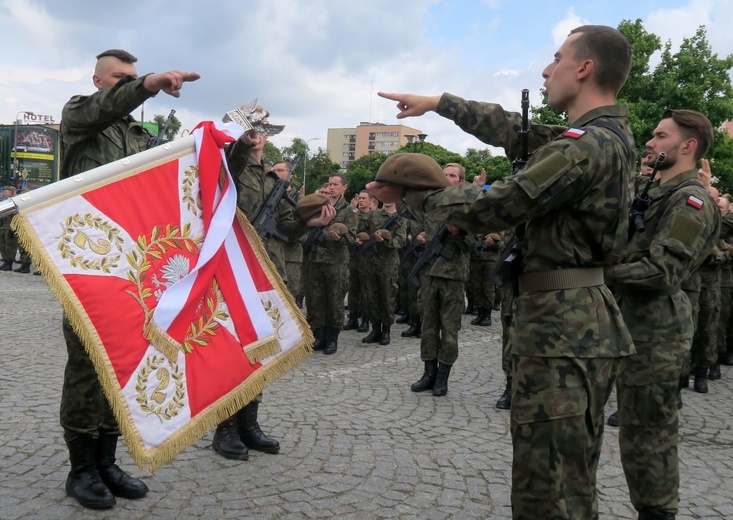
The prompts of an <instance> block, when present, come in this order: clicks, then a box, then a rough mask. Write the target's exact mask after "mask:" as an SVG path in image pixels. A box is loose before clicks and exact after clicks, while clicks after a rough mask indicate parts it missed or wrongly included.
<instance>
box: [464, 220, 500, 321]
mask: <svg viewBox="0 0 733 520" xmlns="http://www.w3.org/2000/svg"><path fill="white" fill-rule="evenodd" d="M502 247H503V246H502V241H501V236H500V235H499V234H498V233H487V234H484V233H478V234H477V235H474V247H473V250H471V257H470V258H471V260H470V261H471V264H470V268H469V273H470V274H469V276H468V283H467V284H466V287H468V290H469V291H470V293H471V297H469V300H468V301H469V302H471V303H473V305H474V306H475V307H476V309H477V311H478V314H477V315H476V318H475V319H473V320H471V325H478V326H480V327H488V326H489V325H491V311H492V310H493V309H494V295H495V294H496V286H495V284H494V282H493V281H492V279H491V274H492V273H493V272H494V269H496V262H497V260H499V257H500V255H501V250H502Z"/></svg>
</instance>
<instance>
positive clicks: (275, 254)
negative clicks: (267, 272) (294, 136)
mask: <svg viewBox="0 0 733 520" xmlns="http://www.w3.org/2000/svg"><path fill="white" fill-rule="evenodd" d="M251 150H252V147H251V146H248V145H246V144H245V143H243V142H242V141H240V140H236V141H234V142H233V143H231V144H229V146H228V147H227V150H226V158H227V165H228V166H229V172H230V173H231V174H232V177H233V178H234V184H235V186H236V188H237V207H238V208H239V209H240V210H241V211H242V213H244V216H245V217H247V219H248V220H249V221H250V222H251V221H253V220H254V219H255V217H257V213H258V212H259V211H260V209H261V208H262V206H264V205H265V202H266V201H267V197H268V196H269V195H270V192H271V191H272V189H273V188H274V187H275V183H277V181H278V176H277V174H276V173H275V172H274V171H272V165H270V164H263V163H260V162H258V161H257V160H255V159H254V158H253V157H252V155H251V153H250V152H251ZM275 220H276V221H277V223H278V225H279V226H280V227H281V228H282V229H283V230H284V231H286V232H287V233H288V235H289V241H293V242H297V240H298V239H299V238H300V237H301V236H302V235H303V234H304V233H305V232H306V231H308V227H307V226H306V225H305V224H303V223H302V222H300V221H299V220H298V219H297V218H296V217H295V211H294V210H293V207H292V206H291V205H290V204H289V203H288V202H287V201H286V200H285V199H282V200H280V203H279V204H278V205H277V212H276V214H275ZM265 249H267V254H268V255H269V256H270V259H271V260H272V261H273V263H274V264H275V267H277V270H278V272H279V273H280V276H282V277H283V278H285V241H283V240H280V239H279V238H277V237H272V238H270V240H268V241H267V242H266V243H265Z"/></svg>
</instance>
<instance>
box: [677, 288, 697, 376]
mask: <svg viewBox="0 0 733 520" xmlns="http://www.w3.org/2000/svg"><path fill="white" fill-rule="evenodd" d="M685 294H686V295H687V299H688V300H690V308H691V309H692V328H693V330H697V317H698V314H700V293H699V292H698V291H685ZM689 374H690V349H687V350H686V352H685V356H684V358H683V360H682V366H681V370H680V376H682V377H684V376H688V377H689Z"/></svg>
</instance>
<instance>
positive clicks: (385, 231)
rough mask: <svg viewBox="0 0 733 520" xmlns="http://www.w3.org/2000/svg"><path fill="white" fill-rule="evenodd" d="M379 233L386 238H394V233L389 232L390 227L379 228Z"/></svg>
mask: <svg viewBox="0 0 733 520" xmlns="http://www.w3.org/2000/svg"><path fill="white" fill-rule="evenodd" d="M377 234H378V235H379V236H380V237H382V238H383V239H385V240H392V233H390V232H389V229H378V230H377Z"/></svg>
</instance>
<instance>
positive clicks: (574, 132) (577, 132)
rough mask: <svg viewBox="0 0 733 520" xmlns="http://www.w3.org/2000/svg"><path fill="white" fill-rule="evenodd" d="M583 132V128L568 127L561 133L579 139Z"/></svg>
mask: <svg viewBox="0 0 733 520" xmlns="http://www.w3.org/2000/svg"><path fill="white" fill-rule="evenodd" d="M584 133H585V130H581V129H580V128H568V129H567V130H565V133H564V134H562V136H563V137H570V138H572V139H579V138H580V137H582V136H583V134H584Z"/></svg>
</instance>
